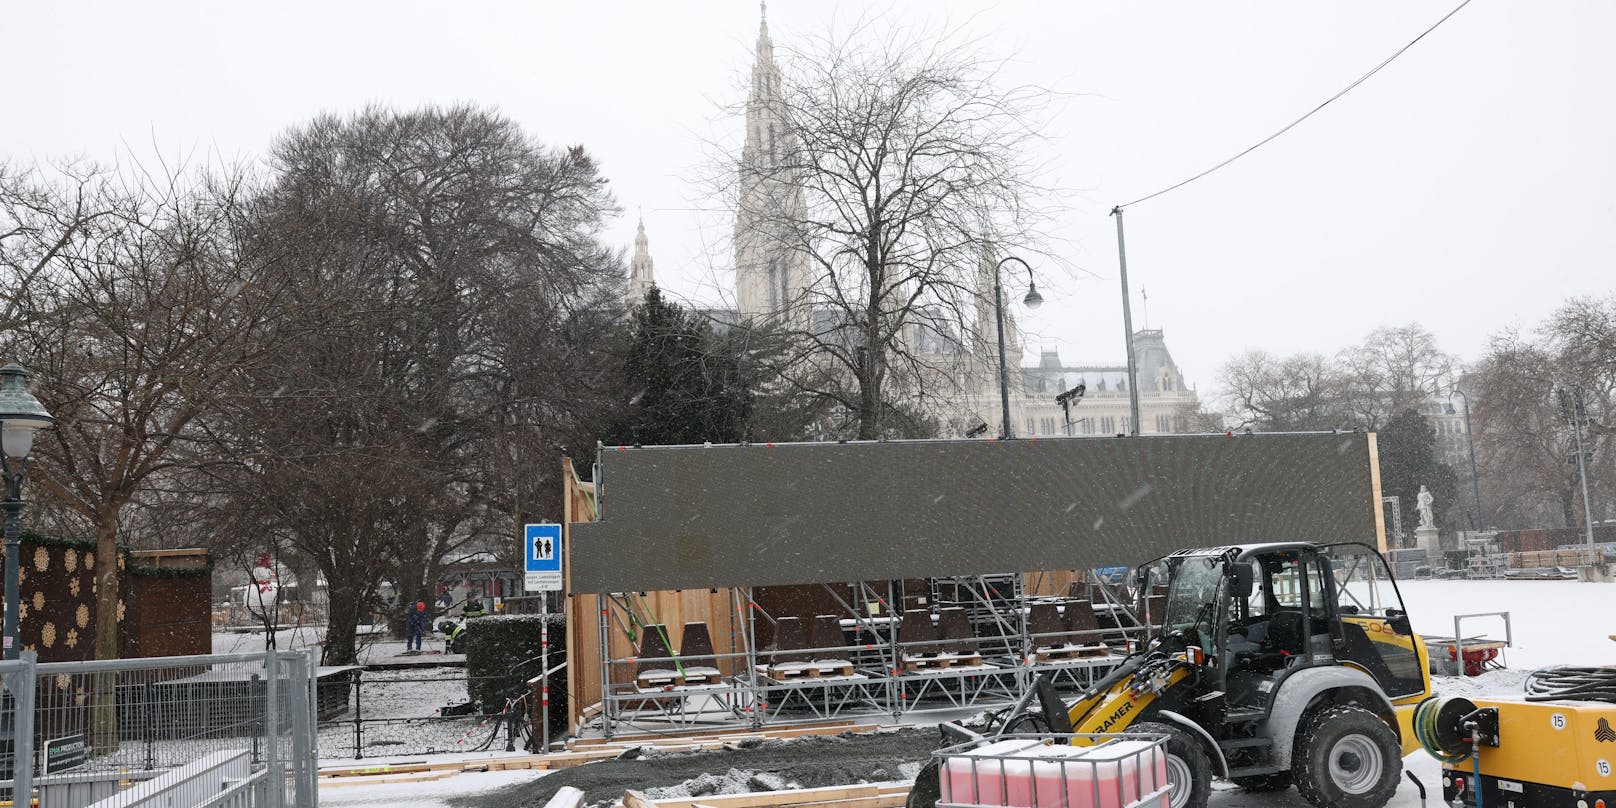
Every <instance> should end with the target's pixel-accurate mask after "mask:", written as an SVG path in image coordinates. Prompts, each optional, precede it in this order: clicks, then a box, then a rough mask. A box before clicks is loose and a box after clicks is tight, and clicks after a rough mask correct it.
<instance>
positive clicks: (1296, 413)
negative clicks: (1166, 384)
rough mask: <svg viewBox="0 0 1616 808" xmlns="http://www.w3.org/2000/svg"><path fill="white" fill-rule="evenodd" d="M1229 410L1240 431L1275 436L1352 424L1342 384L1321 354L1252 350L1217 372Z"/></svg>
mask: <svg viewBox="0 0 1616 808" xmlns="http://www.w3.org/2000/svg"><path fill="white" fill-rule="evenodd" d="M1219 382H1220V383H1221V386H1222V389H1223V395H1224V397H1225V408H1226V409H1227V411H1228V414H1229V416H1230V418H1232V419H1233V420H1234V422H1235V424H1234V425H1237V426H1239V427H1242V428H1244V427H1251V428H1254V429H1262V430H1264V431H1273V432H1293V431H1299V430H1313V429H1335V428H1338V427H1342V426H1350V425H1351V420H1350V414H1349V412H1348V411H1347V410H1346V408H1345V407H1344V406H1343V404H1342V401H1343V398H1344V380H1343V379H1342V376H1341V374H1340V372H1339V371H1338V370H1336V368H1335V367H1334V366H1332V365H1331V363H1330V362H1329V360H1327V359H1325V358H1324V357H1323V356H1321V355H1319V354H1297V355H1295V356H1289V357H1276V356H1273V355H1271V354H1268V353H1266V352H1263V351H1248V352H1246V353H1244V354H1241V355H1239V356H1237V357H1235V358H1234V359H1231V360H1229V362H1228V363H1226V364H1225V365H1224V366H1223V368H1222V369H1221V370H1220V372H1219Z"/></svg>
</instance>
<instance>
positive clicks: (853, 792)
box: [623, 783, 909, 808]
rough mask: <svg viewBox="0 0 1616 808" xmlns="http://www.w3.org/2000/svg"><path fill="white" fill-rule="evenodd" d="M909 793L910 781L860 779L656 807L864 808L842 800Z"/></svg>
mask: <svg viewBox="0 0 1616 808" xmlns="http://www.w3.org/2000/svg"><path fill="white" fill-rule="evenodd" d="M908 793H909V784H908V783H860V784H858V785H851V786H825V787H822V788H793V789H787V790H785V791H754V792H751V793H749V794H726V795H722V796H717V795H711V794H709V795H707V796H705V797H686V798H675V799H666V800H656V801H655V805H654V806H653V807H652V808H695V806H696V805H698V804H699V805H703V806H707V807H708V808H765V806H771V807H775V808H778V807H779V806H791V805H815V806H819V805H835V806H837V808H861V807H860V806H853V805H846V806H843V805H842V803H843V802H844V801H847V800H873V799H892V798H897V800H898V801H897V803H894V804H902V803H903V798H904V797H906V796H907V795H908ZM642 796H643V795H642ZM623 808H635V806H631V805H629V802H628V800H627V799H625V800H624V801H623Z"/></svg>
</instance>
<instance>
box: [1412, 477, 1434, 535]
mask: <svg viewBox="0 0 1616 808" xmlns="http://www.w3.org/2000/svg"><path fill="white" fill-rule="evenodd" d="M1435 499H1436V497H1433V496H1431V492H1430V491H1427V490H1426V489H1425V486H1423V485H1422V486H1420V495H1419V497H1418V498H1417V499H1415V503H1416V507H1418V508H1419V509H1420V527H1421V528H1428V527H1429V528H1434V527H1436V519H1435V517H1433V516H1432V515H1431V502H1432V501H1433V500H1435Z"/></svg>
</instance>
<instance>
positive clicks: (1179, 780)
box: [1127, 721, 1212, 808]
mask: <svg viewBox="0 0 1616 808" xmlns="http://www.w3.org/2000/svg"><path fill="white" fill-rule="evenodd" d="M1127 731H1128V732H1148V733H1150V734H1152V735H1166V736H1167V781H1168V782H1169V783H1171V784H1172V791H1170V792H1168V794H1167V804H1168V806H1169V807H1170V808H1206V800H1207V796H1208V795H1210V794H1211V793H1212V761H1211V759H1209V758H1208V757H1207V756H1206V750H1205V749H1202V748H1201V741H1200V739H1198V738H1196V737H1195V736H1193V735H1191V734H1189V733H1188V732H1185V731H1184V730H1182V729H1179V728H1178V727H1175V726H1173V725H1172V724H1160V723H1157V722H1154V721H1139V722H1136V723H1133V724H1130V725H1129V726H1128V730H1127Z"/></svg>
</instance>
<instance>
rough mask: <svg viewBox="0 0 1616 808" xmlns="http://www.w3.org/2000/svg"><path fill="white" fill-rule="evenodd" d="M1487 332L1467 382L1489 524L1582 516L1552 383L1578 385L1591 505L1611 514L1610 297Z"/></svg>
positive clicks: (1615, 460)
mask: <svg viewBox="0 0 1616 808" xmlns="http://www.w3.org/2000/svg"><path fill="white" fill-rule="evenodd" d="M1537 337H1538V338H1537V339H1532V338H1529V337H1526V336H1524V335H1522V334H1520V333H1518V332H1515V331H1507V332H1504V333H1502V334H1499V335H1497V336H1495V337H1494V338H1493V341H1492V344H1491V346H1490V347H1489V349H1488V352H1487V355H1486V356H1485V357H1484V358H1483V360H1482V361H1481V363H1480V364H1479V366H1478V367H1477V368H1476V370H1475V372H1473V373H1471V374H1470V375H1468V376H1467V377H1466V378H1467V381H1468V382H1469V383H1470V384H1471V385H1472V386H1473V387H1474V390H1473V391H1472V394H1473V395H1474V397H1475V399H1476V405H1475V415H1476V419H1475V427H1474V428H1475V430H1476V434H1475V440H1476V450H1477V455H1478V459H1479V461H1480V463H1481V466H1482V468H1481V476H1482V481H1483V482H1482V485H1483V487H1484V489H1485V493H1486V498H1485V502H1484V506H1485V507H1486V508H1487V509H1488V510H1490V511H1491V512H1492V513H1491V514H1489V515H1488V518H1489V521H1493V520H1496V522H1495V523H1496V524H1499V525H1506V526H1518V527H1536V526H1542V525H1552V524H1558V525H1561V526H1564V527H1575V526H1578V525H1580V524H1581V523H1582V520H1583V513H1582V510H1583V509H1582V500H1581V498H1582V486H1581V481H1580V479H1579V475H1578V469H1577V463H1576V454H1575V452H1576V439H1575V436H1574V435H1573V434H1572V428H1571V425H1570V423H1569V422H1568V421H1567V420H1566V413H1564V412H1562V410H1561V407H1560V403H1559V401H1558V400H1557V398H1556V396H1555V394H1554V389H1555V387H1557V386H1564V387H1567V388H1572V387H1576V388H1581V391H1582V395H1583V401H1584V405H1585V410H1586V413H1587V417H1588V423H1587V428H1586V430H1585V431H1584V433H1583V449H1584V452H1585V459H1586V461H1587V463H1586V465H1587V469H1588V485H1589V499H1590V505H1591V507H1590V510H1591V511H1592V513H1593V517H1594V519H1596V520H1597V519H1600V518H1602V517H1603V518H1609V515H1610V514H1611V512H1612V511H1611V509H1612V507H1613V503H1611V501H1610V499H1609V498H1610V492H1611V491H1616V431H1613V429H1612V427H1611V423H1612V413H1613V412H1616V297H1606V298H1603V299H1599V298H1574V299H1572V300H1569V301H1567V302H1566V303H1565V305H1563V306H1561V307H1560V308H1559V309H1558V310H1557V311H1556V312H1555V313H1554V314H1553V315H1552V316H1551V317H1550V318H1549V319H1548V320H1547V321H1546V322H1545V323H1543V324H1542V325H1541V326H1540V327H1539V328H1538V329H1537Z"/></svg>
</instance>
